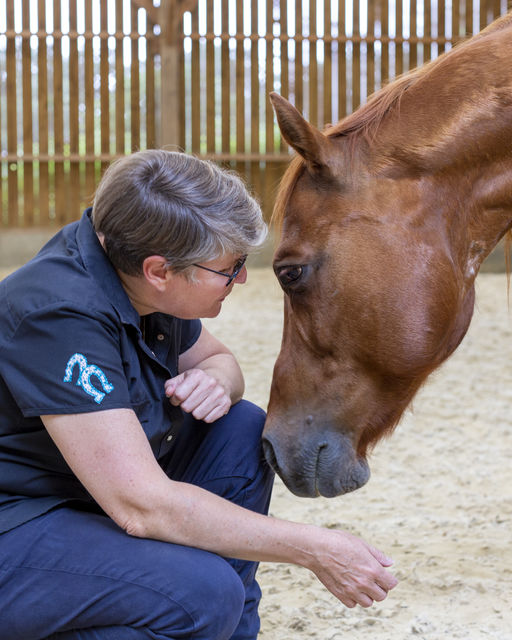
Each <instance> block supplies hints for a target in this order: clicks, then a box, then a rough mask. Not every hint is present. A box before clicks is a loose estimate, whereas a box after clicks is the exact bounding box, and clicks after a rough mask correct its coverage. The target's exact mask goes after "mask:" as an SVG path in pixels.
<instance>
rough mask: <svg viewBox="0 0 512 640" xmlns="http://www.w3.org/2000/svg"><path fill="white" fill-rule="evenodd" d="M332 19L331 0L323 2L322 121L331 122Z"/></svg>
mask: <svg viewBox="0 0 512 640" xmlns="http://www.w3.org/2000/svg"><path fill="white" fill-rule="evenodd" d="M331 23H332V20H331V0H325V2H324V34H325V36H326V38H325V43H324V78H323V88H324V112H323V118H322V120H323V122H322V124H323V125H324V126H325V125H327V124H333V117H332V80H333V78H332V40H331V38H332V24H331Z"/></svg>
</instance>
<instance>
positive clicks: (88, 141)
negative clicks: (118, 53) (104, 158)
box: [84, 2, 95, 201]
mask: <svg viewBox="0 0 512 640" xmlns="http://www.w3.org/2000/svg"><path fill="white" fill-rule="evenodd" d="M84 83H85V153H86V155H87V156H88V159H87V160H86V162H85V191H86V193H85V197H86V199H87V201H90V200H91V199H92V197H93V195H94V188H95V175H94V174H95V171H94V160H92V159H91V156H94V150H95V143H94V133H95V131H94V129H95V127H94V60H93V50H92V4H91V3H90V2H86V3H85V45H84Z"/></svg>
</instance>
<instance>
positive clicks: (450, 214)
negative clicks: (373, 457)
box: [263, 38, 512, 497]
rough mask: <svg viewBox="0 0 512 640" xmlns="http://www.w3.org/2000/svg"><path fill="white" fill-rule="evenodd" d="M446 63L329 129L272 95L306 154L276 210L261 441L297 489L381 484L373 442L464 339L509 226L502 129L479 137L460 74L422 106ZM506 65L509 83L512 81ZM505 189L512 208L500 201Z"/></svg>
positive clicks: (288, 133) (287, 130)
mask: <svg viewBox="0 0 512 640" xmlns="http://www.w3.org/2000/svg"><path fill="white" fill-rule="evenodd" d="M509 40H510V38H509ZM509 45H510V42H509ZM508 49H509V52H510V46H508ZM487 51H488V49H487ZM507 55H509V54H508V53H507ZM459 62H460V61H459ZM502 63H503V61H502ZM476 64H478V61H477V62H476ZM433 65H435V63H433ZM482 66H483V65H482ZM436 73H437V75H438V76H439V75H440V74H439V72H438V71H437V69H434V72H433V73H430V70H429V73H425V75H424V78H423V77H422V79H423V84H422V85H421V86H422V87H423V88H422V90H421V91H419V90H416V86H417V85H420V84H421V83H420V82H419V81H418V80H419V74H418V75H413V76H412V77H411V76H410V77H407V76H406V77H405V78H404V79H401V80H399V81H397V82H396V83H395V85H397V86H395V88H394V89H393V88H391V89H390V90H389V91H386V92H385V93H384V95H382V96H380V98H379V99H378V100H376V101H374V102H370V104H369V105H367V106H366V107H365V109H363V111H362V112H361V113H360V114H359V116H358V114H357V113H356V114H355V115H354V114H352V116H353V117H349V118H348V120H347V121H346V122H344V123H343V121H342V123H341V126H338V125H337V126H334V127H330V128H328V129H327V130H326V131H324V132H321V131H320V130H318V129H317V128H315V127H314V126H313V125H311V124H310V123H308V122H307V121H306V120H305V119H304V118H303V117H302V115H301V114H300V113H299V112H298V111H297V110H296V109H295V108H294V107H293V106H292V105H291V104H290V103H289V102H288V101H287V100H285V99H284V98H283V97H281V96H279V95H277V94H271V100H272V103H273V106H274V110H275V112H276V115H277V120H278V124H279V127H280V129H281V133H282V135H283V137H284V139H285V140H286V141H287V142H288V143H289V144H290V145H291V147H293V149H294V150H295V151H296V152H297V154H298V155H297V157H296V158H294V160H293V161H292V163H291V165H290V167H289V168H288V169H287V172H286V173H285V175H284V177H283V180H282V181H281V185H280V190H279V193H278V196H277V200H276V206H275V211H274V219H275V220H277V221H278V222H279V223H280V225H281V237H280V241H279V244H278V246H277V249H276V252H275V255H274V271H275V274H276V276H277V278H278V280H279V282H280V284H281V287H282V288H283V291H284V294H285V295H284V330H283V338H282V345H281V351H280V354H279V356H278V359H277V361H276V364H275V368H274V374H273V380H272V387H271V394H270V401H269V406H268V417H267V422H266V425H265V430H264V434H263V446H264V451H265V455H266V458H267V460H268V462H269V463H270V464H271V466H273V467H274V469H275V470H276V471H277V472H278V473H279V474H280V476H281V477H282V479H283V480H284V482H285V484H286V485H287V487H288V488H289V489H290V490H291V491H292V492H293V493H295V494H297V495H301V496H316V495H319V494H320V495H324V496H327V497H330V496H335V495H339V494H342V493H346V492H348V491H352V490H354V489H357V488H359V487H360V486H362V485H363V484H364V483H365V482H366V481H367V480H368V478H369V467H368V463H367V453H368V451H369V450H370V448H371V447H372V446H373V445H374V444H375V443H376V442H377V441H378V439H379V438H381V437H382V436H383V435H384V434H386V433H390V432H391V431H392V430H393V428H394V427H395V425H396V424H397V422H398V421H399V419H400V417H401V415H402V413H403V411H404V410H405V408H406V407H407V406H408V404H409V403H410V401H411V399H412V397H413V396H414V394H415V393H416V391H417V390H418V388H419V387H420V386H421V384H422V383H423V382H424V381H425V379H426V378H427V376H428V375H429V374H430V373H431V372H432V371H433V370H434V369H435V368H436V367H438V366H439V365H440V364H441V363H442V362H443V361H444V360H445V359H446V358H447V357H448V356H449V355H450V354H451V353H452V352H453V351H454V349H455V348H456V347H457V345H458V344H459V343H460V341H461V340H462V338H463V336H464V334H465V332H466V330H467V328H468V326H469V322H470V319H471V316H472V312H473V304H474V278H475V276H476V273H477V271H478V267H479V265H480V263H481V261H482V260H483V259H484V257H485V256H486V255H487V254H488V253H489V252H490V250H491V249H492V247H493V246H494V244H495V243H496V242H497V241H498V239H499V238H500V237H501V236H502V235H503V234H504V233H505V231H506V230H507V228H508V227H510V223H511V215H510V208H511V204H512V203H511V202H510V194H511V184H510V176H512V173H511V172H510V169H511V165H510V149H509V145H508V151H506V150H505V147H506V145H505V146H504V143H503V142H502V143H501V147H500V146H499V145H497V140H499V136H498V134H497V133H496V132H492V131H491V132H489V133H488V135H494V136H495V137H494V138H493V139H492V140H489V139H487V140H484V139H482V140H481V141H479V140H478V139H477V138H475V136H476V134H475V133H473V136H471V135H468V131H465V132H464V129H463V127H464V126H467V127H468V128H469V127H471V122H472V121H471V118H470V117H469V116H468V117H467V118H466V121H464V122H463V121H462V120H460V119H459V120H460V122H459V120H457V113H456V109H457V105H458V106H459V107H460V108H462V109H464V106H465V105H466V104H467V105H468V109H469V106H470V102H466V103H465V102H464V98H463V97H462V96H463V95H464V93H463V92H464V91H466V92H467V91H468V88H467V86H466V83H465V82H463V81H462V80H461V81H460V83H459V85H460V86H459V85H457V83H455V86H454V85H453V84H452V86H450V87H448V88H446V87H445V88H443V89H441V90H440V91H441V93H442V91H444V92H445V94H446V96H448V94H449V93H450V92H451V93H450V95H449V96H448V97H449V98H450V100H448V98H447V97H446V96H443V95H441V94H440V95H441V97H440V102H439V103H436V104H435V105H434V106H432V104H431V103H429V101H428V100H425V92H428V91H430V90H432V83H433V82H434V80H435V78H436ZM447 73H448V75H450V74H452V71H450V68H448V70H447ZM466 74H467V75H470V74H469V72H466ZM507 74H508V76H507V78H506V79H504V80H503V81H502V85H503V84H504V83H505V80H506V82H508V83H509V85H510V79H511V78H510V76H511V74H510V72H507ZM488 75H490V74H488ZM439 80H440V81H441V80H442V75H441V76H440V77H439ZM444 81H445V83H446V78H445V79H444ZM429 83H430V84H429ZM440 84H441V82H440ZM481 84H482V83H481ZM478 90H480V89H478ZM457 91H459V92H460V94H461V97H460V100H459V96H458V95H457ZM476 93H477V91H476V90H475V92H474V93H473V95H472V96H470V99H469V100H473V102H474V104H475V105H476V107H475V108H478V109H480V111H482V110H483V109H484V105H485V102H484V98H485V96H484V95H483V94H484V93H485V92H484V90H483V89H482V103H481V104H480V103H478V100H477V99H476V98H475V95H476ZM495 93H496V92H495ZM494 95H495V94H494ZM443 100H445V101H444V102H443ZM493 100H494V102H493V105H494V106H493V108H495V107H496V100H495V99H494V98H493ZM508 100H509V101H508V103H507V108H508V109H509V110H508V111H507V115H506V116H504V115H503V111H501V112H499V113H500V114H501V116H500V117H501V121H503V122H505V121H506V122H505V124H506V126H507V127H509V134H510V129H511V128H512V127H511V124H512V118H511V117H510V116H511V114H512V111H511V110H510V108H509V107H510V96H509V99H508ZM398 102H400V108H396V106H397V103H398ZM428 104H431V107H430V109H431V113H430V116H431V117H430V120H429V121H428V126H427V125H426V119H427V118H428V116H429V114H428V113H425V109H428ZM421 105H422V106H421ZM425 105H427V106H425ZM503 106H505V101H504V102H503V103H502V107H503ZM487 108H490V107H487ZM496 109H497V107H496ZM450 110H451V111H450ZM496 113H498V111H496ZM466 115H467V112H466ZM470 115H474V117H475V118H476V117H477V115H475V114H470ZM442 118H445V120H444V121H443V122H444V124H443V122H441V119H442ZM446 119H448V123H449V126H451V127H452V128H453V129H454V130H455V129H457V127H459V128H460V132H459V131H458V130H457V133H458V136H457V137H456V136H455V135H454V136H453V138H452V144H451V146H449V145H447V144H446V140H445V139H444V138H443V136H442V135H441V134H440V133H439V132H440V131H444V132H445V133H446V131H447V130H448V125H447V123H446ZM372 122H373V123H377V124H376V125H375V126H374V128H373V130H372V129H371V127H370V125H369V123H372ZM493 122H494V121H493ZM443 126H444V129H443ZM496 126H498V125H496ZM377 131H378V135H377V134H376V132H377ZM459 134H460V135H459ZM446 135H447V134H446ZM482 135H483V133H482ZM504 139H505V137H504ZM506 139H509V138H506ZM464 140H467V144H468V145H469V146H464V145H465V144H466V143H465V142H464ZM486 145H487V146H486ZM479 149H480V150H482V151H481V153H482V155H481V157H480V156H478V157H477V155H476V154H478V153H479ZM489 149H492V150H493V151H491V152H489ZM507 154H508V155H507ZM459 156H460V157H459ZM493 158H494V159H499V162H493ZM505 159H506V167H505V164H504V161H505ZM475 161H476V162H477V165H478V172H479V173H477V171H476V170H475ZM498 165H500V166H503V167H505V168H506V170H507V171H508V173H509V178H508V182H507V183H506V184H505V183H503V184H501V186H499V184H498V183H499V181H498V180H495V181H494V183H495V184H496V185H497V186H496V189H495V193H494V194H493V195H491V194H490V191H491V189H490V187H489V185H490V184H491V183H490V182H489V179H490V177H491V174H492V175H493V176H494V178H496V177H497V174H496V173H493V171H494V168H495V167H496V166H498ZM484 182H485V184H486V185H487V187H486V186H485V184H484ZM486 189H487V192H486ZM500 189H501V190H502V192H501V196H500V195H499V193H498V191H499V190H500ZM505 194H508V195H505ZM500 198H501V199H502V200H503V201H504V202H505V201H507V202H508V205H507V206H508V209H507V207H505V208H504V206H501V205H500V206H501V208H498V206H497V204H496V203H497V202H498V200H499V199H500ZM505 209H507V212H506V213H504V210H505ZM498 210H499V211H500V214H499V215H498V214H497V213H496V212H497V211H498ZM492 211H494V213H491V212H492ZM491 215H493V216H494V217H493V218H492V220H493V222H492V224H491V223H490V220H491ZM507 225H508V227H507Z"/></svg>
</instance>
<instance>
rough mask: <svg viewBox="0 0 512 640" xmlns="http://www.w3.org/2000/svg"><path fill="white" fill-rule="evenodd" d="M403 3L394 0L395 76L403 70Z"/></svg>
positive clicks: (400, 0) (399, 0)
mask: <svg viewBox="0 0 512 640" xmlns="http://www.w3.org/2000/svg"><path fill="white" fill-rule="evenodd" d="M403 10H404V9H403V4H402V0H396V13H395V20H396V37H397V43H396V46H395V76H399V75H401V74H402V73H403V72H404V45H403V37H404V19H403Z"/></svg>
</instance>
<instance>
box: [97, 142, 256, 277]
mask: <svg viewBox="0 0 512 640" xmlns="http://www.w3.org/2000/svg"><path fill="white" fill-rule="evenodd" d="M92 220H93V225H94V228H95V230H96V231H97V232H98V233H100V234H102V235H103V237H104V247H105V251H106V253H107V255H108V257H109V258H110V260H111V262H112V263H113V265H114V266H115V267H116V268H117V269H120V270H121V271H123V272H124V273H127V274H129V275H140V274H141V273H142V264H143V262H144V259H145V258H147V257H148V256H151V255H161V256H163V257H164V258H165V259H166V260H167V262H168V264H169V267H170V268H172V269H173V270H175V271H177V272H180V271H184V270H185V269H187V268H188V267H190V266H191V265H192V264H193V263H200V262H208V261H210V260H215V259H216V258H219V257H221V256H222V255H224V254H233V255H235V256H238V255H245V254H247V253H249V252H250V251H251V250H253V249H254V248H256V247H258V246H259V245H261V243H262V242H263V241H264V239H265V237H266V234H267V225H266V224H265V222H264V220H263V216H262V213H261V209H260V207H259V205H258V203H257V202H256V200H255V199H254V198H252V197H251V196H250V195H249V193H248V192H247V189H246V187H245V185H244V183H243V182H242V180H241V179H240V178H239V177H238V176H237V175H236V174H235V173H234V172H231V171H226V170H223V169H220V168H219V167H218V166H217V165H215V164H214V163H213V162H208V161H205V160H200V159H198V158H195V157H194V156H189V155H186V154H184V153H179V152H175V151H164V150H157V149H150V150H147V151H139V152H137V153H133V154H131V155H129V156H124V157H122V158H120V159H118V160H116V161H115V162H113V163H112V164H111V165H110V167H109V168H108V169H107V171H106V172H105V174H104V176H103V178H102V179H101V181H100V184H99V186H98V189H97V191H96V195H95V198H94V204H93V210H92Z"/></svg>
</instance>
